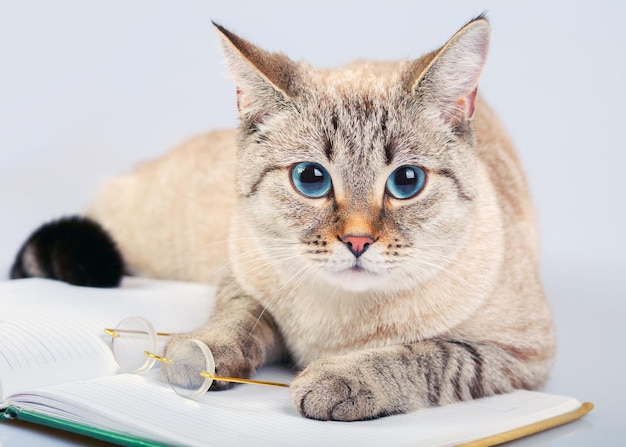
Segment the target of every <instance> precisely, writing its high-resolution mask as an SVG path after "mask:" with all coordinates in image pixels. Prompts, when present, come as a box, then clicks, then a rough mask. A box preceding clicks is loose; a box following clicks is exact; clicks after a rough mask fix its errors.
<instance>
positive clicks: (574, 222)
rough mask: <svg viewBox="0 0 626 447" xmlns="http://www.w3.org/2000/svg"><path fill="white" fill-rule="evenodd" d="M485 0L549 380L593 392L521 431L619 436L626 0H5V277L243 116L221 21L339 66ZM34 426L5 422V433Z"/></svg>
mask: <svg viewBox="0 0 626 447" xmlns="http://www.w3.org/2000/svg"><path fill="white" fill-rule="evenodd" d="M484 10H487V11H488V15H489V17H490V19H491V23H492V30H493V32H492V45H491V51H490V56H489V61H488V64H487V67H486V70H485V72H484V75H483V78H482V83H481V92H482V93H483V94H484V95H485V96H486V97H487V99H488V100H489V101H490V103H491V104H492V106H493V107H494V108H495V109H496V110H497V111H498V112H499V114H500V117H501V118H502V120H503V121H504V123H505V125H506V127H507V128H508V129H509V131H510V133H511V135H512V137H513V139H514V141H515V142H516V145H517V147H518V150H519V153H520V156H521V159H522V161H523V164H524V167H525V169H526V172H527V174H528V177H529V181H530V185H531V189H532V192H533V196H534V199H535V202H536V205H537V208H538V211H539V219H540V226H541V234H542V246H543V253H544V256H543V259H544V261H543V272H544V274H543V276H544V282H545V285H546V290H547V292H548V296H549V299H550V302H551V304H552V307H553V309H554V312H555V320H556V323H557V330H558V335H559V352H558V357H557V361H556V364H555V368H554V373H553V376H552V379H551V381H550V383H549V384H548V387H547V388H546V390H547V391H550V392H555V393H561V394H568V395H574V396H576V397H578V398H579V399H581V400H590V401H593V402H594V403H595V404H596V410H594V411H593V412H592V413H591V414H590V415H589V416H588V417H587V418H586V419H585V420H584V421H581V422H579V423H577V424H574V425H571V426H569V427H564V428H561V429H557V430H554V431H553V432H552V433H549V434H544V435H541V436H538V437H534V438H532V441H531V440H528V441H523V442H521V443H519V444H520V445H523V444H527V445H535V444H537V443H547V444H549V445H618V444H619V437H621V438H622V439H623V437H624V435H626V429H625V428H624V424H623V421H624V417H623V410H622V407H623V404H624V402H626V385H625V384H624V379H623V375H624V374H625V372H624V371H625V369H626V368H625V366H626V365H625V363H626V362H625V361H624V351H625V349H624V343H625V342H626V337H625V334H626V330H625V329H624V326H625V323H624V318H625V317H626V304H624V302H625V301H626V287H625V286H624V277H625V276H626V262H625V261H624V250H625V249H626V243H625V238H624V230H623V229H624V228H625V227H626V217H625V206H624V205H625V200H624V192H626V188H625V187H624V183H623V182H624V180H623V178H624V176H623V175H622V173H623V170H624V162H625V161H626V156H625V152H626V143H625V142H624V141H625V138H624V135H623V130H624V126H625V125H626V123H625V118H626V113H625V112H624V109H625V108H626V38H625V37H624V23H625V21H626V2H621V1H614V2H609V1H594V2H577V1H569V2H565V1H552V2H547V1H528V0H525V1H523V2H521V1H520V2H495V1H493V2H491V1H483V2H480V1H457V2H450V1H441V2H434V1H429V2H417V1H397V2H394V1H385V2H371V1H364V0H362V1H355V2H341V1H338V0H335V1H327V0H316V1H315V2H307V3H304V2H295V1H291V2H289V1H266V2H260V1H248V2H246V1H240V0H239V1H235V0H228V1H226V0H224V1H219V2H218V1H210V0H209V1H207V0H204V1H191V0H187V1H184V2H181V1H179V2H175V1H158V0H134V1H121V0H114V1H99V2H95V1H92V2H85V1H81V0H74V1H71V0H55V1H54V2H49V1H44V0H41V1H19V2H8V1H2V2H1V3H0V225H1V226H0V230H1V231H0V279H3V278H6V272H7V271H8V268H9V266H10V264H11V262H12V259H13V256H14V254H15V253H16V251H17V250H18V248H19V245H20V244H21V242H22V241H23V240H24V239H25V238H26V237H27V236H28V234H29V233H30V232H31V231H32V230H33V229H34V228H36V227H37V226H38V225H39V224H41V223H43V222H44V221H46V220H49V219H52V218H55V217H59V216H61V215H64V214H68V213H76V212H79V211H80V210H81V209H82V208H83V207H84V206H86V205H87V203H88V202H89V200H90V198H91V197H92V196H93V195H94V193H95V192H96V191H97V189H98V187H99V185H100V184H101V183H102V182H103V180H104V179H106V178H107V177H110V176H112V175H115V174H119V173H122V172H124V171H127V170H129V169H130V168H132V167H133V166H134V165H136V164H137V163H138V162H140V161H142V160H146V159H149V158H153V157H156V156H158V155H159V154H161V153H163V152H165V151H166V150H168V149H170V148H171V147H172V146H173V145H175V144H178V143H179V142H181V141H183V140H185V139H187V138H188V137H190V136H192V135H195V134H198V133H202V132H205V131H207V130H209V129H212V128H216V127H232V126H234V125H235V124H236V108H235V86H234V85H233V84H232V83H231V82H230V80H228V78H227V76H226V68H225V66H224V64H223V63H222V56H221V55H220V53H219V47H218V44H217V40H216V37H215V34H214V32H213V30H212V27H211V24H210V20H211V19H213V20H216V21H218V22H220V23H222V24H223V25H226V26H227V27H229V28H230V29H232V30H234V31H235V32H238V33H240V34H241V35H242V36H243V37H246V38H249V39H250V40H252V41H253V42H255V43H257V44H259V45H261V46H263V47H265V48H267V49H269V50H273V51H283V52H285V53H286V54H288V55H289V56H290V57H291V58H293V59H295V60H300V59H304V60H307V61H308V62H310V63H312V64H314V65H317V66H336V65H339V64H341V63H344V62H347V61H349V60H350V59H353V58H357V57H365V58H376V59H398V58H405V57H418V56H420V55H421V54H423V53H425V52H427V51H430V50H432V49H434V48H436V47H438V46H440V45H441V44H443V43H444V42H445V41H446V40H447V39H448V38H449V37H450V36H451V35H452V34H453V33H454V32H455V31H456V30H457V29H458V28H459V27H460V26H462V25H463V24H464V23H465V22H467V21H468V20H469V19H470V18H472V17H474V16H476V15H477V14H479V13H481V12H482V11H484ZM23 435H24V430H20V429H13V428H7V427H6V426H2V425H0V446H3V447H6V446H13V445H18V444H19V439H21V438H19V437H20V436H23ZM49 442H50V443H51V444H54V443H55V442H56V441H55V438H50V439H49Z"/></svg>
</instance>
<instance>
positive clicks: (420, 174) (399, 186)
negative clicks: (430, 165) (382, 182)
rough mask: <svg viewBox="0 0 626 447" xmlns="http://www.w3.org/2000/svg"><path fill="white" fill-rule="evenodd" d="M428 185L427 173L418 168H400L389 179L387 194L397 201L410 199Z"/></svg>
mask: <svg viewBox="0 0 626 447" xmlns="http://www.w3.org/2000/svg"><path fill="white" fill-rule="evenodd" d="M425 184H426V172H424V170H423V169H422V168H420V167H418V166H400V167H399V168H397V169H396V170H395V171H393V172H392V173H391V175H390V176H389V178H388V179H387V185H386V186H387V194H389V195H390V196H391V197H394V198H396V199H410V198H411V197H413V196H415V195H416V194H417V193H419V192H420V191H421V190H422V189H423V188H424V185H425Z"/></svg>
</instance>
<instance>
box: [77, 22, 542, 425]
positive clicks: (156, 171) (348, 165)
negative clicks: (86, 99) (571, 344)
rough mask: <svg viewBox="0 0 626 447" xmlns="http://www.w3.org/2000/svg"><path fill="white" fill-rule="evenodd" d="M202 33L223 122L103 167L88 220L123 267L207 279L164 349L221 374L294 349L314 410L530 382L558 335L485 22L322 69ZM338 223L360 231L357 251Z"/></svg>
mask: <svg viewBox="0 0 626 447" xmlns="http://www.w3.org/2000/svg"><path fill="white" fill-rule="evenodd" d="M217 30H218V33H219V35H220V37H221V40H222V43H223V47H224V51H225V54H226V58H227V60H228V63H229V65H230V68H231V72H232V75H233V77H234V79H235V81H236V83H237V87H238V96H237V99H238V106H239V112H240V117H241V126H240V128H239V129H238V131H236V132H235V131H232V130H223V131H217V132H213V133H210V134H208V135H205V136H202V137H199V138H196V139H194V140H191V141H190V142H188V143H187V144H185V145H183V146H181V147H179V148H178V149H176V150H174V151H173V152H171V153H169V154H167V155H165V156H164V157H163V158H161V159H159V160H155V161H152V162H150V163H147V164H144V165H143V166H140V167H139V168H138V169H137V170H135V171H134V172H132V173H130V174H128V175H126V176H123V177H120V178H117V179H114V180H112V181H111V182H110V184H109V185H108V186H107V187H106V188H105V189H104V190H103V192H102V194H101V195H100V196H99V197H98V199H97V200H96V202H95V203H94V204H93V206H92V207H91V209H90V211H89V213H88V215H89V216H91V217H93V218H94V219H95V220H97V221H98V222H100V223H101V224H102V225H103V226H104V227H105V228H106V229H107V230H108V231H109V232H110V233H111V234H112V235H113V237H114V238H115V240H116V242H117V244H118V246H119V247H120V249H121V251H122V253H123V255H124V259H125V262H126V264H127V265H128V267H129V268H130V269H131V270H132V271H133V272H134V273H137V274H141V275H149V276H154V277H161V278H176V279H183V280H194V281H203V282H213V281H218V280H219V281H221V282H220V286H219V289H218V293H217V304H216V308H215V312H214V314H213V315H212V316H211V318H210V320H209V321H208V322H207V323H206V325H204V326H203V327H201V328H199V329H198V330H197V331H195V332H193V333H192V334H188V335H184V336H179V337H178V338H175V339H174V340H173V341H172V342H171V343H170V345H169V347H168V352H171V351H172V350H175V349H179V347H180V343H179V341H180V340H181V339H184V338H188V337H194V338H198V339H200V340H202V341H204V342H205V343H206V344H207V345H208V346H209V347H210V348H211V349H212V351H213V353H214V356H215V359H216V368H217V374H219V375H223V376H234V377H248V376H250V375H252V374H253V373H254V372H255V370H257V369H258V368H259V367H260V366H262V365H263V364H265V363H267V362H271V361H275V360H290V361H292V362H293V363H294V364H295V365H297V366H298V367H300V368H303V370H302V372H301V373H300V374H299V375H298V376H297V377H296V378H295V379H294V381H293V382H292V384H291V388H290V390H291V398H292V402H293V404H294V406H295V407H296V408H297V409H298V410H299V411H300V413H302V414H303V415H304V416H306V417H310V418H315V419H335V420H346V421H348V420H357V419H370V418H376V417H380V416H384V415H389V414H394V413H403V412H407V411H412V410H415V409H419V408H423V407H428V406H433V405H442V404H446V403H450V402H454V401H458V400H465V399H471V398H477V397H481V396H485V395H490V394H494V393H500V392H506V391H510V390H513V389H516V388H531V389H532V388H537V387H539V386H541V385H542V384H543V383H544V381H545V380H546V377H547V375H548V371H549V368H550V365H551V362H552V357H553V352H554V334H553V328H552V322H551V315H550V311H549V308H548V306H547V304H546V302H545V300H544V297H543V292H542V287H541V285H540V282H539V278H538V275H539V272H538V247H537V246H538V243H537V233H536V226H535V215H534V212H533V208H532V205H531V202H530V199H529V194H528V190H527V186H526V182H525V179H524V176H523V173H522V170H521V168H520V163H519V161H518V159H517V156H516V154H515V152H514V150H513V147H512V145H511V143H510V141H509V139H508V137H507V135H506V133H505V131H504V130H503V129H502V127H501V125H500V123H499V121H498V119H497V118H496V116H495V115H494V113H493V112H492V111H491V110H490V109H489V107H488V106H487V105H486V104H485V102H484V101H483V100H482V99H481V98H480V96H476V87H477V83H478V78H479V76H480V73H481V71H482V67H483V65H484V62H485V57H486V53H487V46H488V40H489V25H488V23H487V21H486V20H485V19H484V18H483V17H479V18H477V19H476V20H474V21H472V22H470V23H469V24H467V25H466V26H465V27H463V28H462V29H461V30H460V31H459V32H458V33H457V34H455V35H454V36H453V37H452V39H451V40H450V41H449V42H448V43H447V44H446V45H444V46H443V47H442V48H441V49H440V50H437V51H434V52H432V53H430V54H427V55H426V56H424V57H422V58H420V59H418V60H415V61H404V62H397V63H373V62H359V63H355V64H351V65H349V66H346V67H343V68H340V69H337V70H318V69H314V68H312V67H311V66H309V65H307V64H305V63H295V62H292V61H291V60H289V59H288V58H287V57H286V56H284V55H282V54H273V53H268V52H266V51H264V50H262V49H259V48H257V47H256V46H254V45H252V44H251V43H249V42H247V41H245V40H243V39H241V38H240V37H238V36H236V35H234V34H232V33H231V32H229V31H227V30H225V29H224V28H222V27H220V26H217ZM303 161H311V162H316V163H319V164H320V165H322V166H323V167H325V168H326V169H327V171H328V172H329V173H330V175H331V177H332V182H333V184H332V191H331V193H330V194H329V195H327V196H325V197H322V198H319V199H311V198H307V197H305V196H303V195H302V194H299V193H298V192H297V191H296V190H295V189H294V186H293V185H292V183H291V181H290V169H291V167H292V166H293V165H295V164H297V163H299V162H303ZM403 165H416V166H420V167H422V168H424V169H425V170H426V172H427V183H426V186H425V187H424V189H423V190H422V191H421V192H420V193H419V194H418V195H417V196H415V197H413V198H410V199H407V200H399V199H395V198H393V197H392V196H391V195H390V194H388V192H386V189H385V182H386V180H387V178H388V177H389V175H390V174H391V173H392V172H393V171H394V169H395V168H397V167H400V166H403ZM347 235H357V236H362V237H367V238H369V239H368V240H370V241H371V243H370V244H369V245H368V247H367V250H366V251H365V252H364V253H362V254H360V256H358V257H357V256H355V255H354V254H353V252H352V250H351V247H350V246H349V245H348V244H347V243H346V242H344V240H346V236H347ZM174 299H175V298H174ZM172 380H176V381H180V382H184V381H185V380H187V378H185V377H172ZM228 386H229V385H228V384H226V383H223V382H216V383H214V385H213V389H220V388H226V387H228Z"/></svg>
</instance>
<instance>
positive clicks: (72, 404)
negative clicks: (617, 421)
mask: <svg viewBox="0 0 626 447" xmlns="http://www.w3.org/2000/svg"><path fill="white" fill-rule="evenodd" d="M276 371H277V370H274V369H272V368H265V369H264V371H262V372H263V374H260V375H259V376H258V378H261V379H265V380H278V381H285V379H289V375H288V374H287V375H285V373H280V371H278V374H277V373H276ZM154 374H155V373H154V372H153V373H151V374H150V375H148V376H137V375H135V376H133V375H118V376H112V377H106V378H102V379H96V380H92V381H88V382H83V383H81V384H80V385H76V384H75V385H63V386H59V387H54V388H52V389H48V390H41V393H42V394H45V395H46V396H47V399H38V400H39V402H41V403H45V402H46V401H48V402H51V400H50V399H52V400H59V401H63V400H64V399H65V400H69V403H68V404H67V405H60V406H61V407H63V406H64V407H65V408H64V409H65V410H68V409H73V410H76V408H79V407H80V408H81V412H82V411H84V412H85V414H83V416H84V417H78V416H77V417H75V418H74V419H73V420H74V421H76V422H82V423H86V421H88V420H89V419H90V418H91V417H92V416H86V412H90V413H92V414H93V415H94V416H93V417H94V419H93V420H94V421H97V422H98V424H102V426H101V428H105V429H110V430H114V431H119V432H124V433H128V434H131V435H134V436H138V437H143V438H148V439H153V440H157V441H163V442H170V443H174V444H177V445H189V446H205V445H240V444H241V443H245V444H246V445H252V444H254V445H255V446H268V447H269V446H281V445H285V446H290V445H299V446H317V445H331V446H332V445H348V444H350V445H359V446H377V447H379V446H380V445H381V444H383V445H385V446H405V445H425V446H427V445H432V446H435V445H452V444H455V443H458V442H463V441H469V440H473V439H476V438H482V437H485V436H489V435H493V434H496V433H500V432H502V431H506V430H508V429H511V428H515V427H518V426H522V425H527V424H529V423H532V422H536V421H539V420H542V419H545V418H546V417H549V416H552V415H555V414H560V413H562V412H566V411H569V410H573V409H575V408H577V407H578V406H579V405H580V403H578V401H576V400H575V399H571V398H567V397H561V396H554V395H549V394H543V393H536V392H530V391H518V392H515V393H511V394H508V395H502V396H495V397H492V398H488V399H482V400H478V401H474V402H464V403H460V404H453V405H448V406H445V407H440V408H432V409H427V410H423V411H418V412H415V413H412V414H408V415H397V416H390V417H385V418H381V419H377V420H373V421H361V422H352V423H342V422H320V421H312V420H308V419H305V418H303V417H301V416H299V415H298V414H297V412H296V411H295V409H293V407H292V406H291V403H290V400H289V390H288V389H284V388H274V387H261V386H254V385H241V386H237V387H236V388H235V389H233V390H229V391H224V392H215V393H213V392H212V393H207V394H206V395H205V396H202V397H201V398H200V399H198V400H197V401H192V400H188V399H185V398H182V397H180V396H178V395H176V394H175V393H174V392H173V391H172V390H171V389H169V386H168V385H167V384H166V383H165V382H164V381H163V380H162V379H161V378H160V377H159V376H155V375H154ZM33 400H35V398H34V397H33V396H32V395H29V396H20V397H19V400H18V402H20V401H33ZM43 408H44V407H43V406H42V405H38V408H37V409H38V410H42V409H43ZM68 417H69V416H68Z"/></svg>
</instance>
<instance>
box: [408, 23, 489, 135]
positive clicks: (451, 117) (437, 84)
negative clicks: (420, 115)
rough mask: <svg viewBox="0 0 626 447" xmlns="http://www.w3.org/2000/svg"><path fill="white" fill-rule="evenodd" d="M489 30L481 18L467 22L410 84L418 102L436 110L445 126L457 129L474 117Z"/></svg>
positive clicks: (487, 24) (434, 54)
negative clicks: (423, 102) (445, 123)
mask: <svg viewBox="0 0 626 447" xmlns="http://www.w3.org/2000/svg"><path fill="white" fill-rule="evenodd" d="M489 35H490V27H489V22H487V19H485V18H484V17H482V16H481V17H478V18H477V19H475V20H473V21H471V22H469V23H468V24H467V25H465V26H464V27H463V28H461V29H460V30H459V31H458V32H457V33H456V34H455V35H454V36H453V37H452V38H451V39H450V40H449V41H448V42H447V43H446V44H445V45H444V46H443V47H441V49H440V50H439V51H437V52H435V53H432V54H431V55H430V56H431V60H430V61H429V62H428V64H427V66H426V67H425V68H424V69H423V70H421V74H420V75H419V76H418V77H417V79H416V80H414V81H413V82H412V91H413V92H414V93H415V94H416V95H417V96H418V98H419V100H420V101H425V102H426V103H427V104H428V105H429V106H435V107H436V108H437V109H438V110H439V112H440V113H441V116H442V117H443V118H444V119H445V121H446V122H448V123H450V124H452V125H457V124H459V123H461V122H463V121H464V120H466V119H471V118H472V116H473V115H474V101H475V99H476V91H477V88H478V79H479V78H480V74H481V73H482V70H483V67H484V65H485V62H486V59H487V50H488V47H489Z"/></svg>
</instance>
